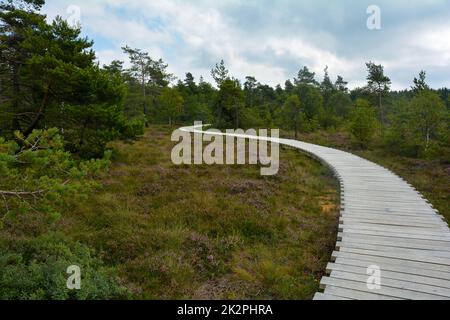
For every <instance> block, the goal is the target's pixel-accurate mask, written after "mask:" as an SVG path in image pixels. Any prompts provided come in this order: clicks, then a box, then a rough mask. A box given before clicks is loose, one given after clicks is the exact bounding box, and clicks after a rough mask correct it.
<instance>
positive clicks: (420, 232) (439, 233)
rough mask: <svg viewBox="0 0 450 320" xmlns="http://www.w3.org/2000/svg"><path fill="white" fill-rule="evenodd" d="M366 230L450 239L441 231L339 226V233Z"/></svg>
mask: <svg viewBox="0 0 450 320" xmlns="http://www.w3.org/2000/svg"><path fill="white" fill-rule="evenodd" d="M344 229H345V230H352V229H355V230H367V231H382V232H392V233H395V234H404V233H406V234H414V235H428V236H436V237H444V238H448V239H450V233H449V232H445V231H444V230H441V229H438V228H436V229H431V230H430V229H425V228H416V227H410V226H390V225H375V224H367V223H359V222H358V223H348V224H341V225H339V231H343V230H344Z"/></svg>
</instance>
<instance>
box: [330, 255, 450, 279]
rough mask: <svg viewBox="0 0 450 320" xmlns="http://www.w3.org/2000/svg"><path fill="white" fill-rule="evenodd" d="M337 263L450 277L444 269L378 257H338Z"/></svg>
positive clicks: (443, 277) (432, 277)
mask: <svg viewBox="0 0 450 320" xmlns="http://www.w3.org/2000/svg"><path fill="white" fill-rule="evenodd" d="M335 263H336V264H343V265H348V266H357V267H363V268H364V269H367V268H368V267H369V266H371V265H375V264H377V265H378V266H379V267H380V268H381V270H385V271H393V272H400V273H404V274H410V275H418V276H424V277H428V278H430V279H434V278H435V279H438V280H448V279H450V272H442V271H435V270H428V269H424V268H416V267H411V266H409V265H407V264H398V263H386V262H382V261H379V260H377V259H375V260H373V261H370V260H359V259H347V258H337V259H336V261H335Z"/></svg>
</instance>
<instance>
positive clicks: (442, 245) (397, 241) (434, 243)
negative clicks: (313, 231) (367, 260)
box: [338, 233, 450, 250]
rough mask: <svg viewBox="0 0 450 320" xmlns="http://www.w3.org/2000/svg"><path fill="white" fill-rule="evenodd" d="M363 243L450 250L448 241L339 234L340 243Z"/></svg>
mask: <svg viewBox="0 0 450 320" xmlns="http://www.w3.org/2000/svg"><path fill="white" fill-rule="evenodd" d="M347 240H349V241H361V242H367V241H373V242H375V241H387V242H390V243H391V244H392V245H393V246H394V245H398V246H401V247H403V246H404V244H411V245H421V246H422V245H424V246H429V247H434V248H436V249H437V250H446V249H447V250H448V249H450V246H449V244H448V242H446V241H438V240H427V239H401V238H397V237H391V236H377V235H374V236H372V235H360V234H351V233H348V234H345V235H344V234H343V233H339V234H338V241H347Z"/></svg>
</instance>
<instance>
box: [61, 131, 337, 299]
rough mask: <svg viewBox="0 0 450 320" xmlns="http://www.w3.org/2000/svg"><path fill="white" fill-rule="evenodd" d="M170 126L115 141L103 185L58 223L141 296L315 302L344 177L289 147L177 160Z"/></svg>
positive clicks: (332, 239) (332, 237)
mask: <svg viewBox="0 0 450 320" xmlns="http://www.w3.org/2000/svg"><path fill="white" fill-rule="evenodd" d="M170 132H171V131H170V130H169V128H167V127H151V128H150V129H149V130H148V132H147V133H146V135H145V137H144V138H143V139H141V140H139V141H136V142H135V143H133V144H126V143H122V142H117V143H114V144H113V148H114V165H113V167H112V169H111V174H110V176H109V177H108V178H106V179H105V180H104V181H103V182H104V187H103V188H102V189H101V190H100V191H99V192H98V193H97V194H95V195H92V196H91V197H90V198H89V199H88V200H87V201H85V202H83V203H73V204H72V205H73V206H74V207H75V210H73V211H72V212H71V213H70V214H68V215H66V216H65V217H64V219H63V220H62V221H61V222H60V224H59V227H60V228H61V229H63V230H64V231H65V232H66V233H67V234H68V235H69V236H70V237H71V238H72V239H73V240H77V241H81V242H82V243H85V244H87V245H89V246H90V247H92V248H95V250H96V252H97V254H98V255H99V256H100V257H101V258H102V259H103V260H104V261H105V262H106V263H107V264H108V265H109V266H114V267H116V268H118V269H119V271H120V274H121V277H122V280H123V282H124V284H125V285H126V286H127V287H128V288H129V289H130V290H131V291H132V294H133V297H134V298H138V299H181V298H188V299H195V298H198V299H238V298H239V299H310V298H312V296H313V295H314V293H315V292H316V291H317V289H318V282H319V280H320V278H321V276H322V275H323V273H324V270H325V267H326V264H327V262H328V260H329V257H330V254H331V251H332V250H333V248H334V244H335V241H336V234H337V221H338V205H337V203H338V198H339V197H338V191H337V183H336V181H335V179H334V178H333V177H332V176H331V173H330V172H329V171H328V170H327V169H325V168H324V167H322V166H321V165H320V164H318V163H316V162H315V161H313V160H311V159H309V158H307V157H305V156H304V155H302V154H300V153H298V152H296V151H292V150H283V151H282V154H281V168H280V173H279V174H278V175H277V176H273V177H261V176H260V172H259V168H258V167H257V166H174V165H173V164H172V163H171V161H170V152H171V149H172V147H173V145H174V144H173V143H172V142H171V141H170Z"/></svg>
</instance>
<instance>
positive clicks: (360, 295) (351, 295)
mask: <svg viewBox="0 0 450 320" xmlns="http://www.w3.org/2000/svg"><path fill="white" fill-rule="evenodd" d="M325 292H326V294H329V295H333V296H340V297H345V298H347V299H351V300H402V299H399V298H394V297H388V296H383V295H380V294H376V293H369V292H363V291H358V290H352V289H346V288H340V287H335V286H331V285H327V286H326V289H325Z"/></svg>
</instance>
